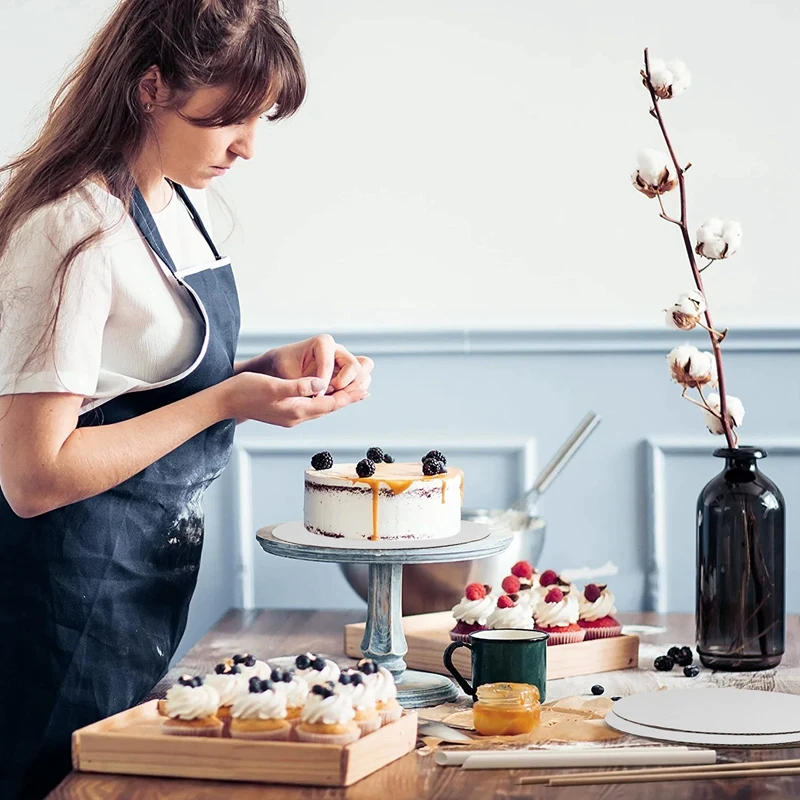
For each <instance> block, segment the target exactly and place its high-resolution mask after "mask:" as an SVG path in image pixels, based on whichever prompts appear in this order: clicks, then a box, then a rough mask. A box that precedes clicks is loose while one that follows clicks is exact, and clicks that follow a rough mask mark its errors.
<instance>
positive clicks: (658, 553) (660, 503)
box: [643, 435, 800, 613]
mask: <svg viewBox="0 0 800 800" xmlns="http://www.w3.org/2000/svg"><path fill="white" fill-rule="evenodd" d="M747 441H748V442H757V443H758V446H759V447H763V448H764V449H765V450H766V451H767V452H768V453H769V454H770V455H773V454H774V455H798V456H800V439H797V438H794V437H779V438H775V437H768V436H765V437H759V436H752V435H748V437H747ZM643 444H644V450H645V461H646V479H647V484H646V487H647V488H646V493H645V498H646V499H645V506H646V516H647V528H646V531H647V545H648V552H647V566H646V567H645V592H644V604H645V605H644V610H645V611H658V612H661V613H666V612H667V611H669V597H668V592H667V582H668V567H667V542H668V539H667V485H666V484H667V470H666V467H667V464H666V460H667V458H668V457H669V456H686V455H689V456H697V455H707V456H709V458H711V457H712V456H711V454H712V452H713V451H714V450H716V449H717V447H721V446H723V444H724V440H723V439H722V438H721V437H719V439H718V440H717V442H713V441H709V438H708V437H704V438H702V439H701V438H699V437H692V438H682V437H675V438H673V437H650V438H647V439H645V440H644V442H643ZM701 489H702V487H701V486H698V487H697V493H698V494H699V493H700V490H701Z"/></svg>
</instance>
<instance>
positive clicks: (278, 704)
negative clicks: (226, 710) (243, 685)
mask: <svg viewBox="0 0 800 800" xmlns="http://www.w3.org/2000/svg"><path fill="white" fill-rule="evenodd" d="M291 730H292V726H291V725H290V724H289V723H288V722H287V721H286V697H285V696H284V695H283V694H282V693H281V692H278V691H276V688H275V684H274V683H273V682H272V681H271V680H266V681H262V680H261V678H256V677H252V678H250V681H249V682H248V692H247V694H240V695H239V696H238V697H237V698H236V700H235V701H234V703H233V707H232V709H231V737H232V738H234V739H267V740H270V741H284V742H285V741H286V740H287V739H288V738H289V734H290V733H291Z"/></svg>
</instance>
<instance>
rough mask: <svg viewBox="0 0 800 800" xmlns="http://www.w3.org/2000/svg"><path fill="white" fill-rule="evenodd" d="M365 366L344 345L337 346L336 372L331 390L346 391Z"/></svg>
mask: <svg viewBox="0 0 800 800" xmlns="http://www.w3.org/2000/svg"><path fill="white" fill-rule="evenodd" d="M362 369H363V365H362V363H361V359H360V358H357V357H356V356H354V355H353V354H352V353H351V352H350V351H349V350H347V349H346V348H345V347H342V345H340V344H337V345H336V370H335V371H334V377H333V380H332V381H331V388H332V389H333V390H334V391H335V390H337V389H344V388H345V386H349V385H350V384H351V383H352V382H353V381H354V380H356V378H358V376H359V375H360V374H361V371H362Z"/></svg>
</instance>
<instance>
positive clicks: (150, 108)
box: [144, 103, 153, 111]
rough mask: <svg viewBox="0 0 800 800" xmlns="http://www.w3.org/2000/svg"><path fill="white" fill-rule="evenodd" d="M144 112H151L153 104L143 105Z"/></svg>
mask: <svg viewBox="0 0 800 800" xmlns="http://www.w3.org/2000/svg"><path fill="white" fill-rule="evenodd" d="M144 110H145V111H152V110H153V104H152V103H145V104H144Z"/></svg>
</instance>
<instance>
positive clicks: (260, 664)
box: [237, 660, 272, 682]
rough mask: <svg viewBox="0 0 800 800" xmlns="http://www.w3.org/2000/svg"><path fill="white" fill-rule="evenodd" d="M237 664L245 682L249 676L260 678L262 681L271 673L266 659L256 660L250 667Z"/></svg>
mask: <svg viewBox="0 0 800 800" xmlns="http://www.w3.org/2000/svg"><path fill="white" fill-rule="evenodd" d="M237 666H238V667H239V669H240V670H241V675H242V677H243V678H244V679H245V682H246V681H249V680H250V678H261V680H262V681H265V680H267V679H268V678H269V676H270V675H272V667H271V666H270V665H269V664H267V662H266V661H258V660H256V663H255V664H253V666H252V667H246V666H245V665H244V664H237Z"/></svg>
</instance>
